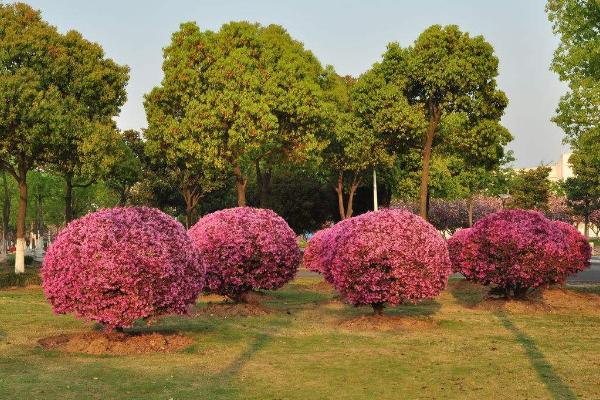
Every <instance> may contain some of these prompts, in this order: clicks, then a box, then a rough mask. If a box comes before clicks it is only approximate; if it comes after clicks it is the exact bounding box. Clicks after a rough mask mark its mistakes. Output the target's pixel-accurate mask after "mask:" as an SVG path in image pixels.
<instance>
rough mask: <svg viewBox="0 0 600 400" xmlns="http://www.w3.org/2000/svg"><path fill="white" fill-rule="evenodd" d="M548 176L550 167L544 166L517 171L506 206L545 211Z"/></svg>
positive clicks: (548, 195)
mask: <svg viewBox="0 0 600 400" xmlns="http://www.w3.org/2000/svg"><path fill="white" fill-rule="evenodd" d="M549 174H550V167H544V166H540V167H537V168H533V169H525V170H521V171H518V172H517V173H516V174H515V176H514V177H513V179H512V182H511V185H510V195H511V197H510V201H509V203H508V206H509V207H512V208H522V209H525V210H540V211H546V210H547V209H548V200H549V198H550V192H551V184H550V180H549V179H548V176H549Z"/></svg>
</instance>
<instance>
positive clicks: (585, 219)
mask: <svg viewBox="0 0 600 400" xmlns="http://www.w3.org/2000/svg"><path fill="white" fill-rule="evenodd" d="M583 234H584V235H585V237H586V238H588V239H589V237H590V215H589V214H587V213H586V214H585V216H584V217H583Z"/></svg>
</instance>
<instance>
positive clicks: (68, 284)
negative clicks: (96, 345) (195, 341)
mask: <svg viewBox="0 0 600 400" xmlns="http://www.w3.org/2000/svg"><path fill="white" fill-rule="evenodd" d="M42 278H43V286H44V293H45V295H46V298H47V299H48V301H49V302H50V304H52V307H53V309H54V311H55V312H56V313H59V314H65V313H69V312H73V313H75V314H76V315H77V316H78V317H82V318H85V319H88V320H92V321H96V322H99V323H102V324H105V325H106V327H107V328H108V329H109V330H111V329H114V328H123V327H129V326H131V325H132V324H133V323H134V321H136V320H138V319H140V318H147V317H154V316H158V315H163V314H169V313H177V314H183V313H186V312H187V308H188V306H189V305H190V304H194V303H195V301H196V298H197V297H198V294H199V293H200V292H201V290H202V282H203V279H204V271H203V269H202V266H201V264H200V262H199V259H198V255H197V252H196V251H195V250H194V248H193V245H192V242H191V241H190V239H189V238H188V236H187V234H186V231H185V228H184V227H183V226H182V225H181V224H180V223H179V222H177V221H176V220H174V219H173V218H172V217H170V216H168V215H166V214H164V213H163V212H161V211H159V210H157V209H153V208H147V207H127V208H113V209H106V210H100V211H97V212H94V213H92V214H88V215H86V216H84V217H82V218H79V219H77V220H75V221H73V222H71V223H70V224H69V225H67V227H66V228H65V229H63V230H62V231H61V232H60V233H59V235H58V236H57V238H56V240H55V241H54V243H52V245H51V246H50V248H49V249H48V253H47V254H46V257H45V259H44V264H43V267H42Z"/></svg>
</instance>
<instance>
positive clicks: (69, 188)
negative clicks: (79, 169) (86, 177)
mask: <svg viewBox="0 0 600 400" xmlns="http://www.w3.org/2000/svg"><path fill="white" fill-rule="evenodd" d="M65 182H66V184H67V185H66V188H65V224H68V223H69V222H71V221H73V174H70V173H69V174H65Z"/></svg>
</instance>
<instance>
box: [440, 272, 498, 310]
mask: <svg viewBox="0 0 600 400" xmlns="http://www.w3.org/2000/svg"><path fill="white" fill-rule="evenodd" d="M448 286H449V289H450V293H451V294H452V296H453V297H454V298H455V299H456V301H457V302H458V303H459V304H461V305H463V306H465V307H467V308H473V307H475V306H477V305H478V304H480V303H482V302H483V301H484V300H485V299H486V296H487V295H488V292H489V289H488V288H487V287H485V286H482V285H478V284H476V283H473V282H469V281H468V280H466V279H460V280H455V281H452V282H450V283H449V285H448Z"/></svg>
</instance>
